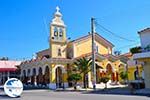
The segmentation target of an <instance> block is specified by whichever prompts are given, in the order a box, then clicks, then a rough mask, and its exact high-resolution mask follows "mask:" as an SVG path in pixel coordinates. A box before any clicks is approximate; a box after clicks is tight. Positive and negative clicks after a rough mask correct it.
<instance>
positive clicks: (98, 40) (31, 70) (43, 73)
mask: <svg viewBox="0 0 150 100" xmlns="http://www.w3.org/2000/svg"><path fill="white" fill-rule="evenodd" d="M94 43H95V50H96V51H95V59H96V60H95V63H96V79H98V77H102V76H104V75H105V74H107V73H110V80H111V82H112V83H113V82H119V81H120V80H121V78H120V76H119V73H120V72H121V71H125V70H126V64H125V61H123V60H120V58H119V57H118V56H115V55H113V47H114V45H113V44H112V43H111V42H110V41H108V40H106V39H105V38H103V37H102V36H100V35H99V34H98V33H95V41H94ZM82 57H86V58H90V57H92V35H91V34H89V33H87V35H86V36H83V37H79V38H77V39H75V40H68V39H67V36H66V25H65V23H64V21H63V20H62V14H61V12H60V10H59V8H58V7H57V8H56V12H55V13H54V17H53V19H52V21H51V24H50V37H49V48H48V49H45V50H43V51H39V52H37V57H36V58H34V59H31V60H30V61H24V62H23V63H22V64H21V65H20V67H21V79H22V81H23V83H24V84H32V85H35V86H38V85H43V84H44V85H46V86H48V87H49V88H51V89H56V88H62V87H69V82H68V80H67V79H68V75H69V73H70V71H71V69H72V67H73V66H74V62H75V61H76V60H77V59H79V58H82ZM96 83H97V84H98V80H97V82H96ZM81 84H82V83H81ZM88 85H89V87H92V73H91V72H89V73H88Z"/></svg>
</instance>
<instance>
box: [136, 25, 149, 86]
mask: <svg viewBox="0 0 150 100" xmlns="http://www.w3.org/2000/svg"><path fill="white" fill-rule="evenodd" d="M138 34H139V35H140V39H141V53H137V54H134V59H136V60H138V61H140V62H143V68H144V81H145V87H146V88H150V28H146V29H144V30H141V31H139V32H138Z"/></svg>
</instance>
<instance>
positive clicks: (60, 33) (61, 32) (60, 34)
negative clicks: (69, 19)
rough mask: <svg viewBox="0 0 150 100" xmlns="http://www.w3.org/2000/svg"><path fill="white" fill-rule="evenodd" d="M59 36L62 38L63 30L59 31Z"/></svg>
mask: <svg viewBox="0 0 150 100" xmlns="http://www.w3.org/2000/svg"><path fill="white" fill-rule="evenodd" d="M59 36H60V37H63V30H62V29H61V28H60V29H59Z"/></svg>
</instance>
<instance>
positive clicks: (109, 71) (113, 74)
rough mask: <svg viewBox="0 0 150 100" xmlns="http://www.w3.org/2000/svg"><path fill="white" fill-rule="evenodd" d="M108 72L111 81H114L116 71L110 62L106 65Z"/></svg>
mask: <svg viewBox="0 0 150 100" xmlns="http://www.w3.org/2000/svg"><path fill="white" fill-rule="evenodd" d="M106 73H107V75H108V76H109V77H110V79H111V81H112V82H114V81H115V73H114V72H113V68H112V66H111V64H108V65H107V66H106Z"/></svg>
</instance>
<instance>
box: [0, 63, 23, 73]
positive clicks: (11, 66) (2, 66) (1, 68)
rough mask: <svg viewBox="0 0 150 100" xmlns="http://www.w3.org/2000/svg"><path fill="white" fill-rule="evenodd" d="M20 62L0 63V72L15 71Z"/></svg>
mask: <svg viewBox="0 0 150 100" xmlns="http://www.w3.org/2000/svg"><path fill="white" fill-rule="evenodd" d="M20 64H21V61H0V72H8V71H16V70H17V67H16V66H19V65H20Z"/></svg>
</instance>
